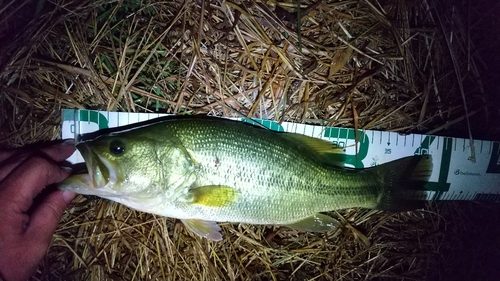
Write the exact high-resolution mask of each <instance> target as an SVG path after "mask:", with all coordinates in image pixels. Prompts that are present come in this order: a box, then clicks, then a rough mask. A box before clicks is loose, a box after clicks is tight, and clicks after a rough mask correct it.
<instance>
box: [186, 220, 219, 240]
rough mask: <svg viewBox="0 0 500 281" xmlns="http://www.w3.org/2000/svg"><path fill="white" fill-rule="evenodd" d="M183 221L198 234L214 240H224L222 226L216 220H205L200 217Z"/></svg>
mask: <svg viewBox="0 0 500 281" xmlns="http://www.w3.org/2000/svg"><path fill="white" fill-rule="evenodd" d="M181 221H182V223H183V224H184V225H185V226H186V228H187V229H189V230H190V231H191V232H193V233H195V234H196V235H198V236H200V237H203V238H207V239H209V240H212V241H220V240H222V234H221V233H220V230H221V228H220V226H219V225H218V224H217V223H216V222H214V221H204V220H199V219H184V220H181Z"/></svg>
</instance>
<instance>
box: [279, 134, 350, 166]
mask: <svg viewBox="0 0 500 281" xmlns="http://www.w3.org/2000/svg"><path fill="white" fill-rule="evenodd" d="M284 134H285V137H286V138H288V139H289V140H291V141H292V142H294V143H295V144H298V145H301V146H304V147H307V148H308V149H310V150H311V151H312V152H313V153H315V154H316V158H317V159H318V160H319V161H320V162H323V163H325V164H329V165H332V166H337V167H344V162H345V152H344V148H342V147H335V146H334V145H333V144H332V143H331V142H329V141H326V140H322V139H318V138H313V137H309V136H306V135H301V134H295V133H284Z"/></svg>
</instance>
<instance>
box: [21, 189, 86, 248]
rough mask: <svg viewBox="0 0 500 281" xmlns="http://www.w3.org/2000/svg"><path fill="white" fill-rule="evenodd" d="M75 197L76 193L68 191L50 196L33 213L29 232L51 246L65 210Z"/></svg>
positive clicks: (56, 192)
mask: <svg viewBox="0 0 500 281" xmlns="http://www.w3.org/2000/svg"><path fill="white" fill-rule="evenodd" d="M75 196H76V194H75V193H74V192H71V191H68V190H65V191H61V190H57V191H54V192H52V193H51V194H49V195H48V196H47V197H45V198H44V199H43V201H42V202H40V205H38V207H37V208H36V210H35V211H34V212H33V213H32V215H31V219H30V223H29V226H28V229H27V232H28V233H30V234H32V235H35V236H38V237H39V238H40V239H44V240H46V242H47V244H49V243H50V241H51V240H52V235H53V234H54V232H55V230H56V228H57V225H58V224H59V220H60V219H61V216H62V214H63V212H64V210H65V209H66V208H67V207H68V205H69V203H70V202H71V200H73V198H75Z"/></svg>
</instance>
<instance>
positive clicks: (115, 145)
mask: <svg viewBox="0 0 500 281" xmlns="http://www.w3.org/2000/svg"><path fill="white" fill-rule="evenodd" d="M109 152H111V153H112V154H114V155H122V154H123V153H124V152H125V144H123V142H122V141H120V140H114V141H112V142H111V143H110V145H109Z"/></svg>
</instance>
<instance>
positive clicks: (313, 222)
mask: <svg viewBox="0 0 500 281" xmlns="http://www.w3.org/2000/svg"><path fill="white" fill-rule="evenodd" d="M286 226H288V227H290V228H294V229H297V230H302V231H308V232H325V231H331V230H335V229H336V228H338V227H340V226H341V224H340V222H339V221H338V220H336V219H334V218H332V217H330V216H327V215H323V214H319V213H318V214H314V215H312V216H310V217H307V218H305V219H301V220H299V221H296V222H294V223H291V224H287V225H286Z"/></svg>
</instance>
